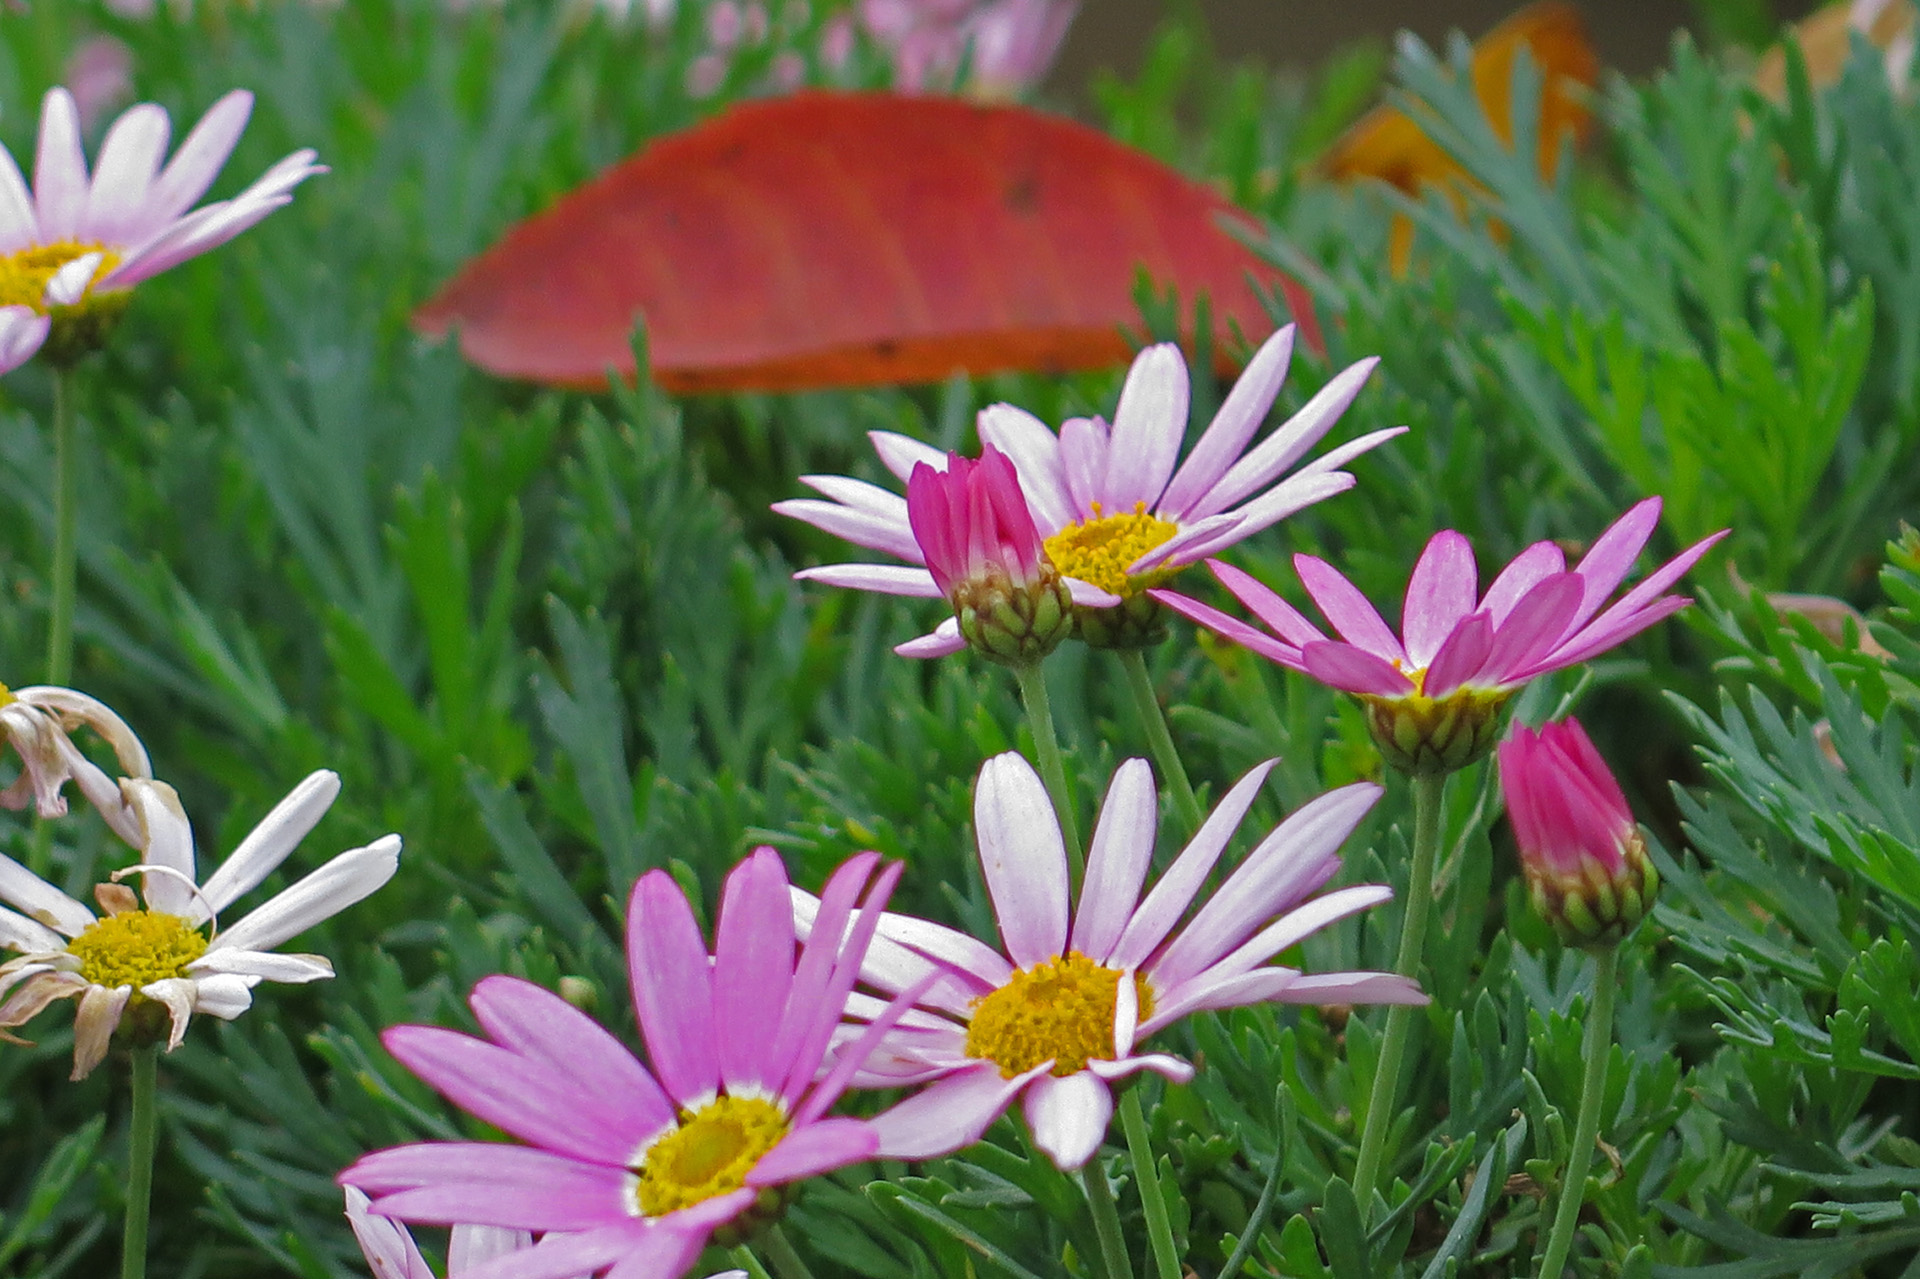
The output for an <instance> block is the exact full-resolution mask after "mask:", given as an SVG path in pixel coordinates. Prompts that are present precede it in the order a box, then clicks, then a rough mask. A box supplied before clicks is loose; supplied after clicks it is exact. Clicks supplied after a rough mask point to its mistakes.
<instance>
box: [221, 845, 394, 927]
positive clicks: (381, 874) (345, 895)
mask: <svg viewBox="0 0 1920 1279" xmlns="http://www.w3.org/2000/svg"><path fill="white" fill-rule="evenodd" d="M399 866H400V837H399V836H398V835H383V836H381V837H380V838H379V839H377V840H375V841H374V842H373V843H371V844H369V845H367V846H366V847H365V848H355V849H351V850H349V851H348V852H344V853H342V854H340V855H339V856H338V857H336V858H334V859H333V860H332V861H330V862H328V863H327V864H326V865H325V866H322V867H321V868H320V869H319V870H316V871H314V872H313V874H311V875H308V876H307V877H306V878H305V879H303V880H301V881H300V882H299V883H297V884H295V885H294V886H293V887H291V888H289V889H287V890H286V891H285V892H283V893H281V894H280V895H279V896H277V897H275V898H274V899H273V900H272V901H270V902H268V903H267V904H266V905H264V906H262V907H260V908H259V909H258V910H256V911H254V912H253V913H252V914H251V915H248V916H247V917H246V918H245V919H243V920H241V921H240V922H239V923H237V924H235V925H234V926H233V927H231V928H229V929H227V930H225V931H224V932H222V933H221V934H220V935H219V936H218V937H216V938H214V940H213V945H212V946H210V947H209V948H208V949H209V950H212V949H214V948H215V947H218V948H222V949H224V948H227V947H232V948H233V949H236V950H271V949H273V947H275V946H278V945H279V944H280V943H281V942H283V941H286V940H287V939H288V938H289V937H296V936H298V935H299V934H301V933H303V932H305V931H306V930H307V929H309V928H311V927H313V926H314V925H315V924H317V923H319V922H320V921H321V920H323V919H327V918H329V917H331V916H333V915H336V914H338V913H340V912H341V911H343V910H345V909H346V908H347V907H349V906H351V905H353V904H354V903H355V902H357V901H359V900H360V899H361V898H363V897H366V896H367V895H368V894H370V893H372V892H374V891H375V890H376V889H378V888H379V887H380V886H381V885H382V884H384V883H386V882H387V881H388V880H389V879H392V878H393V873H394V871H396V870H398V869H399Z"/></svg>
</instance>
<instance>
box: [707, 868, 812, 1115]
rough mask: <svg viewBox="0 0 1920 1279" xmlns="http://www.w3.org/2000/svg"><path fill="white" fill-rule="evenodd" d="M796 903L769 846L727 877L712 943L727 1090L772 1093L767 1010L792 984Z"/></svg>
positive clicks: (780, 1003) (782, 1002)
mask: <svg viewBox="0 0 1920 1279" xmlns="http://www.w3.org/2000/svg"><path fill="white" fill-rule="evenodd" d="M793 958H794V951H793V902H792V900H791V898H790V897H789V895H788V891H787V868H786V867H785V865H783V864H782V863H781V861H780V855H779V854H778V853H776V852H774V851H773V849H771V848H767V847H764V846H763V847H761V848H757V849H755V850H754V851H753V852H752V854H750V855H749V856H748V857H747V858H746V859H745V860H743V861H742V862H741V863H740V864H739V865H738V866H736V867H734V869H733V873H732V874H730V875H728V876H727V881H726V885H725V887H724V888H723V889H722V891H721V898H720V922H719V926H718V930H717V933H716V935H715V937H714V948H713V1000H714V1028H715V1031H716V1033H717V1034H718V1036H719V1054H718V1055H719V1059H720V1078H721V1079H722V1080H723V1081H724V1082H725V1083H726V1086H727V1091H728V1092H731V1093H736V1094H737V1093H741V1092H744V1091H747V1090H750V1089H752V1088H764V1089H767V1090H768V1091H771V1090H773V1089H775V1088H778V1087H779V1084H780V1082H781V1081H780V1080H779V1079H776V1078H772V1077H770V1074H769V1070H768V1066H769V1063H768V1062H767V1060H766V1054H767V1049H768V1048H770V1047H771V1046H772V1042H773V1041H772V1037H771V1036H769V1035H768V1034H767V1033H766V1031H767V1027H766V1010H767V1009H769V1008H784V1007H786V1003H787V992H788V990H789V989H790V988H791V987H792V985H793Z"/></svg>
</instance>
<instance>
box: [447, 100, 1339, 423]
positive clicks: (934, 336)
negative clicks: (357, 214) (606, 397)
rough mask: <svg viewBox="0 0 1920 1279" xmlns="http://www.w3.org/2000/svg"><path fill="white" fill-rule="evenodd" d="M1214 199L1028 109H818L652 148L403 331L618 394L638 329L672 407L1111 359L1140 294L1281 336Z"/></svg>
mask: <svg viewBox="0 0 1920 1279" xmlns="http://www.w3.org/2000/svg"><path fill="white" fill-rule="evenodd" d="M1223 218H1238V219H1239V220H1240V221H1242V222H1243V223H1245V222H1247V221H1248V219H1247V218H1246V216H1245V215H1244V214H1242V213H1239V212H1238V211H1237V210H1235V209H1234V207H1233V206H1232V205H1231V204H1229V203H1228V202H1226V201H1225V200H1223V199H1222V198H1221V197H1220V196H1219V195H1217V194H1215V193H1214V192H1212V191H1211V190H1209V189H1207V188H1206V187H1204V186H1201V185H1199V184H1197V183H1194V182H1191V181H1189V180H1187V179H1186V178H1184V177H1182V176H1181V175H1180V174H1178V173H1176V172H1174V171H1173V170H1171V169H1169V168H1167V167H1166V166H1164V165H1162V164H1160V163H1159V162H1158V161H1156V160H1154V159H1152V158H1151V157H1149V156H1146V155H1144V154H1142V153H1140V152H1138V151H1134V150H1132V149H1130V148H1128V147H1125V146H1122V145H1121V144H1119V143H1117V142H1115V141H1113V140H1112V139H1111V138H1108V137H1105V136H1104V135H1102V134H1099V133H1096V132H1095V131H1093V130H1091V129H1088V128H1085V127H1083V126H1081V125H1078V124H1074V123H1073V122H1071V121H1068V120H1064V119H1060V118H1058V117H1054V116H1048V115H1043V114H1040V113H1038V112H1035V111H1031V110H1028V109H1025V108H1022V107H1014V106H988V105H982V104H978V103H971V102H963V101H959V100H955V99H950V98H938V97H918V96H915V97H902V96H896V95H892V94H877V93H876V94H844V93H825V92H813V93H802V94H795V95H793V96H791V97H786V98H779V99H774V100H770V101H765V102H756V103H749V104H743V105H740V106H736V107H734V108H733V109H732V110H730V111H728V112H726V113H725V114H724V115H721V116H719V117H717V118H715V119H713V120H710V121H707V122H705V123H703V124H701V125H698V126H696V127H694V128H692V129H688V130H686V131H684V132H681V133H678V134H674V135H672V136H669V137H665V138H661V139H659V140H657V141H656V142H654V143H653V144H652V145H651V146H649V147H647V148H646V149H645V150H643V151H641V152H640V153H639V154H637V155H635V156H633V157H631V158H630V159H628V160H625V161H623V162H622V163H620V164H618V165H615V166H614V167H613V168H612V169H610V170H608V171H607V172H606V173H605V174H603V175H602V176H601V177H599V178H597V179H595V180H594V181H592V182H590V183H588V184H587V185H585V186H583V187H581V188H579V189H578V190H575V191H573V192H571V193H570V194H568V195H566V196H564V197H562V198H561V199H560V200H559V201H558V202H557V203H556V204H554V205H553V207H552V208H550V209H548V210H546V211H545V212H543V213H540V214H537V215H536V216H534V217H531V218H529V219H527V220H526V221H524V222H522V223H520V224H518V225H517V226H515V227H513V228H511V229H510V230H509V231H508V232H507V233H506V235H505V236H504V237H502V239H501V240H500V242H499V243H498V244H496V245H494V246H493V247H492V248H490V249H488V250H487V251H486V252H485V253H482V254H481V255H480V256H478V257H476V258H474V259H473V260H472V261H470V262H468V263H467V265H466V266H465V267H464V268H462V270H461V271H460V273H459V275H457V276H456V277H455V278H454V279H453V280H452V281H451V282H449V283H448V284H447V285H446V286H445V287H444V288H443V289H442V290H441V291H440V293H439V294H438V295H437V296H436V297H434V298H433V299H432V300H430V301H429V302H427V303H426V304H425V305H424V306H422V307H421V308H420V309H419V310H418V311H417V312H416V313H415V315H414V323H415V325H416V327H418V328H419V329H420V330H422V331H423V332H426V333H428V334H433V335H438V334H441V333H444V332H446V331H448V330H449V329H457V330H458V332H459V337H460V347H461V350H462V352H463V353H464V354H465V355H466V356H467V358H468V359H470V360H472V361H473V362H474V363H475V364H477V365H479V366H480V367H482V368H485V369H488V370H489V371H491V372H494V373H498V374H501V375H504V376H509V377H521V378H529V379H532V380H535V381H540V382H549V383H557V384H562V385H578V386H587V385H604V383H605V378H606V373H607V370H608V369H609V368H613V369H616V370H618V371H620V372H621V373H623V374H630V373H631V372H632V368H633V359H632V354H631V349H630V347H629V345H628V342H629V335H630V332H631V329H632V325H633V322H634V321H635V319H637V318H641V317H644V318H645V320H646V324H647V334H648V350H649V352H650V357H651V359H652V361H653V373H654V376H655V378H656V379H658V381H659V382H660V384H661V385H663V386H665V387H667V388H669V389H671V390H677V391H724V390H749V389H752V390H796V389H803V388H810V387H822V386H859V385H873V384H879V383H892V382H921V381H933V380H937V379H940V378H944V377H947V376H948V375H950V374H951V373H952V372H953V371H954V370H956V369H966V370H968V371H970V372H973V373H987V372H992V371H996V370H1004V369H1036V370H1066V369H1079V368H1092V367H1098V366H1101V365H1106V364H1115V363H1119V362H1122V361H1124V360H1125V359H1126V358H1127V355H1128V353H1129V352H1128V348H1127V344H1126V342H1125V340H1124V338H1123V337H1122V336H1121V333H1120V329H1121V327H1122V326H1129V327H1134V328H1137V327H1138V324H1139V309H1138V307H1137V305H1136V304H1135V301H1134V284H1135V279H1136V275H1137V272H1138V271H1139V270H1141V269H1144V270H1145V271H1146V272H1147V274H1148V275H1149V276H1150V277H1151V278H1152V279H1153V280H1154V281H1155V282H1156V284H1157V285H1159V286H1160V287H1161V288H1165V287H1166V286H1168V285H1171V286H1172V287H1174V288H1175V289H1177V290H1178V292H1179V296H1180V298H1181V301H1182V304H1183V307H1190V306H1191V304H1192V302H1193V300H1194V298H1195V297H1196V296H1198V295H1199V294H1201V293H1205V294H1207V295H1208V296H1209V297H1210V298H1211V300H1212V306H1213V314H1214V319H1215V327H1216V331H1217V332H1220V333H1225V332H1226V331H1227V329H1228V325H1229V323H1230V322H1231V323H1233V324H1237V325H1238V326H1239V328H1240V329H1241V330H1242V332H1243V333H1244V334H1245V335H1246V337H1247V338H1248V339H1249V340H1257V339H1259V338H1261V337H1263V336H1264V335H1265V334H1267V333H1268V332H1270V331H1271V330H1272V328H1273V322H1272V321H1271V319H1269V318H1268V316H1267V314H1266V312H1265V310H1264V309H1263V308H1262V307H1261V306H1260V304H1259V301H1258V299H1257V297H1256V295H1255V292H1254V290H1253V288H1252V287H1251V286H1250V284H1249V282H1248V278H1249V276H1251V277H1253V278H1255V279H1258V280H1260V281H1261V282H1262V283H1264V284H1266V285H1268V286H1269V287H1272V286H1275V285H1278V286H1279V287H1281V288H1282V289H1284V290H1286V297H1287V300H1288V302H1289V304H1290V305H1291V306H1292V307H1293V309H1294V311H1295V314H1296V316H1297V318H1298V319H1299V320H1300V322H1301V328H1302V330H1303V337H1304V338H1305V339H1306V340H1307V341H1308V342H1310V343H1312V344H1313V345H1316V346H1318V345H1319V343H1318V333H1317V330H1316V329H1315V328H1314V325H1313V320H1312V315H1311V310H1310V308H1309V307H1308V305H1307V303H1306V300H1305V297H1304V295H1303V293H1302V292H1301V290H1299V288H1298V286H1297V285H1296V284H1294V283H1293V282H1292V281H1291V280H1288V279H1286V278H1285V277H1282V276H1281V275H1279V274H1278V273H1277V272H1275V271H1274V270H1273V269H1272V268H1271V267H1268V266H1267V265H1266V264H1264V263H1263V262H1261V261H1260V260H1259V259H1258V258H1257V257H1256V256H1255V255H1254V254H1253V253H1251V252H1250V251H1249V250H1248V249H1246V248H1245V247H1244V246H1243V245H1242V244H1240V243H1239V242H1238V241H1237V240H1236V239H1234V238H1233V236H1231V235H1230V234H1228V232H1227V231H1226V230H1224V229H1223V228H1222V226H1221V225H1220V223H1221V220H1222V219H1223Z"/></svg>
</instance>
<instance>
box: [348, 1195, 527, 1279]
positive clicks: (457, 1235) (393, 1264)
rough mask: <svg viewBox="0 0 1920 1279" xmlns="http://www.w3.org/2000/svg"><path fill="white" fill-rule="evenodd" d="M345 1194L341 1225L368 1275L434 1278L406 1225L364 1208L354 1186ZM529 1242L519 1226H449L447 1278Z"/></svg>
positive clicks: (389, 1278) (396, 1278)
mask: <svg viewBox="0 0 1920 1279" xmlns="http://www.w3.org/2000/svg"><path fill="white" fill-rule="evenodd" d="M346 1197H347V1224H348V1225H349V1226H351V1227H352V1228H353V1237H354V1240H355V1241H356V1242H357V1243H359V1245H360V1252H361V1255H363V1256H364V1257H366V1259H367V1266H368V1268H369V1269H371V1270H372V1271H373V1279H438V1277H437V1276H436V1275H435V1274H434V1273H433V1268H432V1267H431V1266H429V1265H427V1260H426V1258H425V1257H422V1256H421V1255H420V1248H419V1246H418V1245H417V1244H415V1243H414V1242H413V1236H412V1235H410V1234H408V1233H407V1230H406V1227H404V1226H402V1225H401V1224H400V1223H399V1222H397V1221H393V1220H391V1219H389V1218H386V1217H376V1216H375V1215H373V1214H372V1213H370V1212H368V1211H367V1203H368V1200H367V1197H366V1195H365V1194H363V1193H362V1192H361V1191H359V1190H356V1189H355V1188H354V1187H352V1186H348V1187H347V1189H346ZM532 1246H533V1236H532V1235H530V1234H528V1233H527V1232H526V1231H524V1230H502V1229H501V1228H500V1227H498V1226H467V1225H460V1226H455V1227H454V1228H453V1238H452V1239H451V1240H450V1241H449V1244H448V1247H447V1279H464V1277H465V1276H466V1275H469V1274H471V1273H472V1272H473V1271H475V1270H477V1269H479V1268H480V1267H481V1266H482V1265H484V1264H486V1263H487V1262H489V1261H492V1260H493V1259H494V1258H495V1257H504V1256H506V1255H507V1254H508V1253H513V1252H518V1251H520V1249H522V1248H529V1247H532Z"/></svg>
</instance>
